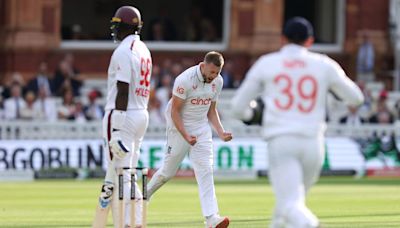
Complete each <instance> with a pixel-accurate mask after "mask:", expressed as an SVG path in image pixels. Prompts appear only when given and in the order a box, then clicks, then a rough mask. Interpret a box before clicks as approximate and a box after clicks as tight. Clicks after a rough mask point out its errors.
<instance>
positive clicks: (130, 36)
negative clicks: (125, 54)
mask: <svg viewBox="0 0 400 228" xmlns="http://www.w3.org/2000/svg"><path fill="white" fill-rule="evenodd" d="M134 40H140V36H139V35H136V34H131V35H128V36H126V37H125V38H124V39H123V40H122V41H121V43H125V42H129V43H131V42H132V41H134Z"/></svg>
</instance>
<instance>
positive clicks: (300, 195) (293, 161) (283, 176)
mask: <svg viewBox="0 0 400 228" xmlns="http://www.w3.org/2000/svg"><path fill="white" fill-rule="evenodd" d="M268 155H269V169H268V175H269V179H270V182H271V184H272V188H273V191H274V194H275V198H276V200H275V202H276V203H275V209H274V215H273V218H272V223H271V227H272V228H276V227H287V228H312V227H317V226H318V224H319V221H318V219H317V217H316V216H315V215H314V214H313V213H312V212H311V211H310V210H309V209H308V208H307V207H306V204H305V198H306V194H307V192H308V190H309V189H310V188H311V186H312V185H313V184H314V183H315V182H316V181H317V180H318V178H319V175H320V171H321V167H322V163H323V161H324V139H323V136H319V137H306V136H300V135H284V136H276V137H274V138H271V139H269V140H268Z"/></svg>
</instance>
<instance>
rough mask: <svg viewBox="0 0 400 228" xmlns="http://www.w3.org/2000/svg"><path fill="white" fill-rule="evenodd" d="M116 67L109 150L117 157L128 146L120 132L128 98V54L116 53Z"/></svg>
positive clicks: (129, 73)
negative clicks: (115, 93) (115, 91)
mask: <svg viewBox="0 0 400 228" xmlns="http://www.w3.org/2000/svg"><path fill="white" fill-rule="evenodd" d="M116 58H117V63H118V68H117V72H116V80H117V95H116V99H115V110H114V111H113V112H112V115H111V140H110V142H109V144H110V148H111V152H112V153H113V155H114V156H115V157H117V158H119V159H122V158H123V157H125V156H126V155H127V153H129V149H128V147H127V146H126V145H125V144H124V143H123V140H122V137H121V133H122V131H123V130H124V128H125V126H126V123H125V121H126V110H127V107H128V99H129V83H130V82H131V74H132V71H133V69H132V66H131V62H130V56H129V55H126V54H125V53H116Z"/></svg>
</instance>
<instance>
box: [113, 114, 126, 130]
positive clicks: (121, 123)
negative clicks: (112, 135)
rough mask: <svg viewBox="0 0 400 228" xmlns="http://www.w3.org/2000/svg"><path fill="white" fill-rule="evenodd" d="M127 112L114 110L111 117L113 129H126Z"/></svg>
mask: <svg viewBox="0 0 400 228" xmlns="http://www.w3.org/2000/svg"><path fill="white" fill-rule="evenodd" d="M125 120H126V111H121V110H114V111H113V113H112V115H111V129H113V130H121V129H122V128H124V127H125Z"/></svg>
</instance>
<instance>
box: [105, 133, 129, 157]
mask: <svg viewBox="0 0 400 228" xmlns="http://www.w3.org/2000/svg"><path fill="white" fill-rule="evenodd" d="M109 144H110V150H111V153H112V154H113V155H114V157H116V158H117V159H123V158H124V157H125V156H126V155H127V154H128V153H129V149H128V147H127V146H126V145H125V144H124V143H123V142H122V139H121V133H120V131H119V130H114V131H113V132H112V133H111V140H110V142H109Z"/></svg>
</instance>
